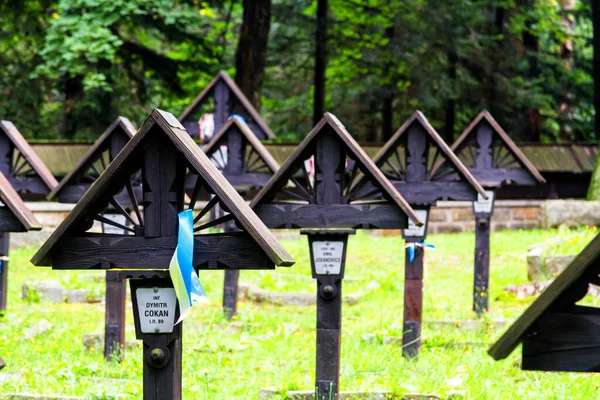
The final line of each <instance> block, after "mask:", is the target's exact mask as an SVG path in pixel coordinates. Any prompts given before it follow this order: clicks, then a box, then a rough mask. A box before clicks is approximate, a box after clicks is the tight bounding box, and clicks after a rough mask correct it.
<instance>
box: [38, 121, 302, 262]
mask: <svg viewBox="0 0 600 400" xmlns="http://www.w3.org/2000/svg"><path fill="white" fill-rule="evenodd" d="M155 128H156V129H155ZM159 134H160V135H164V137H163V136H160V137H161V138H163V139H164V140H166V141H167V142H170V143H172V144H173V146H174V147H175V149H176V150H177V151H178V152H180V153H181V155H183V158H184V159H185V161H186V162H187V163H188V165H189V166H190V168H192V169H193V171H194V173H196V174H197V176H198V179H202V181H203V182H204V183H205V184H206V185H207V186H208V187H209V188H210V190H211V191H212V192H213V193H214V195H215V198H216V199H217V201H219V202H220V203H221V204H222V205H223V206H224V207H225V208H226V209H227V210H228V211H229V212H230V213H231V217H232V218H233V219H234V220H235V221H236V222H237V223H238V224H239V226H240V227H241V228H242V229H243V230H245V231H246V232H247V233H248V234H249V235H250V237H251V238H252V240H253V241H254V242H255V243H256V244H257V245H259V246H260V248H262V250H263V251H264V253H265V254H266V255H267V256H268V257H269V259H270V260H271V261H272V262H273V263H274V264H275V265H279V266H289V265H291V264H293V262H294V261H293V259H292V257H291V256H290V255H289V254H288V252H287V251H286V250H285V249H284V248H283V247H281V245H280V244H279V243H278V242H277V240H276V239H275V237H274V236H273V234H272V233H271V232H270V231H269V229H267V227H266V226H265V225H264V224H263V223H262V221H261V220H260V219H259V218H258V217H257V216H256V214H255V213H254V212H252V210H251V209H250V208H249V207H248V205H247V204H246V202H245V201H244V200H243V199H242V198H241V197H240V195H239V194H238V193H237V192H236V191H235V189H234V188H233V187H232V186H231V185H230V184H229V183H228V182H227V180H226V179H225V178H224V177H223V175H222V174H221V173H220V172H219V171H218V170H217V169H216V168H215V166H214V165H213V164H212V162H211V161H210V160H209V159H208V158H207V157H206V155H205V154H204V153H203V152H202V150H200V148H199V147H198V145H197V144H196V143H195V142H194V140H193V139H192V138H191V137H190V136H189V134H188V133H187V132H186V131H185V129H184V128H183V126H182V125H181V123H179V121H178V120H177V119H176V118H175V117H174V116H173V115H172V114H170V113H168V112H165V111H161V110H157V109H155V110H154V111H152V113H151V114H150V116H149V117H148V119H146V121H145V122H144V124H143V125H142V127H141V128H140V129H139V131H138V132H137V133H136V134H135V135H134V137H133V138H132V139H131V140H130V141H129V142H128V143H127V145H126V146H125V147H124V148H123V150H121V152H120V153H119V154H118V155H117V157H116V158H115V159H114V160H113V162H111V163H110V164H109V165H108V167H107V168H106V170H104V172H103V173H102V174H101V175H100V177H99V178H98V179H97V180H96V182H95V183H94V184H93V185H92V186H91V187H90V189H89V190H88V191H87V192H86V193H85V195H84V196H83V197H82V198H81V200H80V201H79V202H78V203H77V204H76V205H75V207H74V208H73V210H72V211H71V213H70V214H69V215H68V216H67V218H66V219H65V220H64V221H63V222H62V223H61V224H60V225H59V226H58V227H57V229H56V230H55V231H54V232H53V233H52V235H51V236H50V238H49V239H48V240H47V241H46V242H45V243H44V244H43V245H42V247H41V248H40V249H39V250H38V252H37V253H36V254H35V255H34V256H33V258H32V259H31V262H32V263H33V264H34V265H38V266H43V265H51V264H52V259H51V257H52V256H51V252H52V250H53V248H54V246H55V245H56V244H57V242H58V241H59V239H61V238H62V237H63V236H65V237H68V236H69V232H70V231H71V230H72V229H77V228H78V224H80V223H82V222H83V220H84V219H85V218H89V217H90V216H89V215H88V214H90V213H92V214H93V213H94V210H93V208H94V207H97V206H98V204H96V203H97V202H98V201H100V200H101V199H103V198H104V197H107V196H110V195H113V194H112V193H109V192H111V190H112V191H114V190H115V188H116V187H119V191H120V186H121V185H123V184H126V183H122V182H116V181H115V180H114V179H116V178H119V176H122V175H123V174H124V173H125V174H128V173H129V172H131V171H132V166H133V165H134V162H139V160H135V157H130V156H132V155H133V156H135V155H136V154H137V155H139V154H140V153H139V152H144V150H145V149H144V143H145V142H144V139H145V138H146V137H147V136H148V135H159ZM156 137H157V138H158V137H159V136H156ZM134 151H136V153H135V154H133V152H134ZM183 178H185V177H183ZM117 192H118V191H117ZM232 218H230V219H232ZM200 236H203V235H200ZM206 236H210V235H206ZM173 250H174V247H173Z"/></svg>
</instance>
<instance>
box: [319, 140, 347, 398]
mask: <svg viewBox="0 0 600 400" xmlns="http://www.w3.org/2000/svg"><path fill="white" fill-rule="evenodd" d="M345 163H346V154H344V152H343V149H341V148H340V146H339V144H338V142H337V141H336V138H335V136H334V135H332V134H330V135H323V136H322V137H320V138H318V139H317V150H316V155H315V170H316V171H319V172H318V173H317V174H316V176H315V197H316V198H315V200H316V202H317V204H319V205H329V204H340V203H341V202H342V194H341V192H340V187H339V186H338V185H337V181H338V180H339V176H340V174H344V173H345V168H346V165H345ZM336 178H337V179H336ZM314 239H315V237H314V236H312V235H311V236H309V244H311V246H310V252H311V261H312V264H313V270H314V264H315V257H316V255H315V254H313V246H312V243H311V242H312V241H313V240H314ZM340 239H341V240H345V241H347V240H348V234H347V233H346V234H345V235H342V237H340V238H339V239H336V240H338V241H339V240H340ZM345 249H346V246H345V245H344V252H343V255H342V265H341V272H340V274H339V275H337V276H335V275H334V276H322V275H316V274H314V275H315V276H314V277H315V278H317V355H316V356H317V360H316V361H317V366H316V382H315V385H316V387H317V395H318V397H317V398H318V399H319V400H321V399H331V398H333V399H337V398H338V393H339V382H340V343H341V325H342V320H341V318H342V279H343V277H344V276H343V271H344V264H345V262H344V261H345Z"/></svg>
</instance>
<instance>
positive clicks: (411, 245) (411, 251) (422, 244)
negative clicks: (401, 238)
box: [404, 242, 435, 262]
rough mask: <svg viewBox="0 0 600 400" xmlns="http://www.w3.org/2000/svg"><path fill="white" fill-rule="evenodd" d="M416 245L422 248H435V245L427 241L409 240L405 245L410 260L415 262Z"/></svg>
mask: <svg viewBox="0 0 600 400" xmlns="http://www.w3.org/2000/svg"><path fill="white" fill-rule="evenodd" d="M415 247H419V248H421V249H425V248H429V249H435V246H434V245H432V244H430V243H425V242H408V243H406V244H405V245H404V248H405V249H406V250H407V251H408V261H410V262H413V261H414V259H415Z"/></svg>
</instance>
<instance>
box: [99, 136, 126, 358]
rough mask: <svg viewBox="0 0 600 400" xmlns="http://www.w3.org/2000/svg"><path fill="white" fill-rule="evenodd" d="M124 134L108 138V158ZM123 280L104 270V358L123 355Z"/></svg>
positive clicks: (122, 142)
mask: <svg viewBox="0 0 600 400" xmlns="http://www.w3.org/2000/svg"><path fill="white" fill-rule="evenodd" d="M127 140H128V137H127V136H125V135H113V136H112V137H111V140H110V146H109V152H110V160H114V158H115V157H116V156H117V154H119V152H120V151H121V149H122V148H123V147H125V145H126V144H127ZM126 293H127V290H126V282H125V280H122V279H119V275H118V273H117V272H115V271H106V294H105V307H106V308H105V311H104V358H105V359H106V361H111V360H112V357H113V356H117V357H118V360H119V361H120V360H122V359H123V357H124V356H125V303H126V301H127V294H126Z"/></svg>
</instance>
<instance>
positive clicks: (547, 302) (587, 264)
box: [488, 235, 600, 372]
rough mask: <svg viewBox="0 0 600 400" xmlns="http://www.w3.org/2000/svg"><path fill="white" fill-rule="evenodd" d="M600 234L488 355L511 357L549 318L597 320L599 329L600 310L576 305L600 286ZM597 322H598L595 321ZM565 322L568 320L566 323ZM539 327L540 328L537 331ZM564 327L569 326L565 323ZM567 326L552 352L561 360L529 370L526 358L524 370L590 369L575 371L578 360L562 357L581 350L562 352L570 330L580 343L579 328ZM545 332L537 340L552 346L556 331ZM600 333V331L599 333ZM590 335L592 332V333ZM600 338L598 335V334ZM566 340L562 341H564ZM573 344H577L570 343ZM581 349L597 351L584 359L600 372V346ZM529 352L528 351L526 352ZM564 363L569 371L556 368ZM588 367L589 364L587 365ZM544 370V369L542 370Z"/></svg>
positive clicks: (560, 334)
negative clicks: (590, 288)
mask: <svg viewBox="0 0 600 400" xmlns="http://www.w3.org/2000/svg"><path fill="white" fill-rule="evenodd" d="M599 262H600V235H598V236H596V237H595V238H594V239H593V240H592V241H591V242H590V243H589V244H588V245H587V246H586V247H585V248H584V249H583V250H582V251H581V252H580V253H579V254H578V255H577V256H576V257H575V259H574V260H573V261H572V262H571V263H570V264H569V266H568V267H567V268H566V269H565V270H564V271H563V272H562V273H561V274H560V275H558V276H557V277H556V279H555V280H554V281H553V282H552V283H551V284H550V286H549V287H547V288H546V289H545V290H544V291H543V292H542V293H541V294H540V296H539V297H538V298H537V299H535V300H534V301H533V303H532V304H531V305H530V306H529V307H528V308H527V309H526V310H525V312H524V313H523V314H522V315H521V316H520V317H519V318H517V320H516V321H515V322H514V323H513V324H512V325H511V326H510V327H509V328H508V329H507V330H506V332H504V334H503V335H502V336H501V337H500V338H499V339H498V340H497V341H496V342H495V343H494V344H493V345H492V346H491V347H490V349H489V350H488V353H489V354H490V355H491V356H492V357H493V358H494V359H496V360H501V359H504V358H506V357H508V356H509V355H510V353H512V352H513V350H514V349H515V348H516V347H517V346H518V345H519V343H521V342H523V341H526V340H531V339H537V336H540V335H536V330H539V324H540V322H541V323H542V324H545V325H546V326H548V322H547V321H548V319H549V318H555V319H563V320H564V319H566V318H575V319H577V318H580V319H582V320H584V321H585V320H586V319H590V320H591V318H594V320H593V321H590V322H592V324H594V326H597V324H598V322H599V321H600V309H598V308H593V307H585V306H579V305H576V303H577V302H578V301H579V300H581V299H582V298H583V297H584V296H585V295H586V294H587V293H588V286H589V284H590V283H591V284H594V285H599V284H600V278H599V277H598V275H599V274H600V264H599ZM594 321H595V322H594ZM563 322H564V321H563ZM536 325H538V328H537V329H536ZM561 325H565V324H564V323H563V324H561ZM566 325H567V326H565V330H564V331H562V332H558V335H559V336H558V337H557V338H553V339H554V342H553V343H552V344H553V345H554V346H555V348H554V349H552V351H549V353H550V354H555V355H556V357H557V359H558V361H557V362H554V363H552V362H551V363H549V365H548V366H547V367H545V366H544V365H539V364H536V365H535V366H534V367H532V368H529V367H528V365H527V361H526V360H525V357H524V365H523V369H542V370H551V371H557V370H560V371H588V372H590V370H588V369H587V368H584V369H577V365H576V364H575V368H571V367H572V366H573V364H571V362H572V361H574V357H573V356H572V354H571V355H568V354H561V351H566V352H568V351H573V350H575V351H577V350H578V349H577V348H576V347H575V346H573V347H569V346H564V347H563V348H562V349H561V346H560V341H561V340H564V339H565V338H567V337H569V334H568V333H567V331H569V330H570V331H571V332H572V334H571V335H570V337H571V338H572V340H575V341H577V337H576V336H575V333H576V328H575V327H573V326H572V327H569V326H568V325H569V324H568V323H567V324H566ZM543 331H544V332H539V333H540V334H541V335H543V336H544V337H543V338H539V339H537V340H541V341H542V342H545V340H547V344H548V345H550V343H551V340H548V338H549V337H551V335H552V332H551V331H550V330H549V329H543ZM596 332H597V330H596ZM588 334H589V332H588ZM596 336H597V335H596ZM561 338H562V339H561ZM570 344H571V345H573V343H570ZM579 344H580V347H581V348H580V350H583V351H584V352H585V351H586V350H585V346H586V345H588V349H587V351H588V352H590V355H591V354H592V353H591V352H592V351H593V354H594V355H595V360H594V357H591V358H590V357H586V356H583V357H582V358H583V359H586V360H588V361H591V362H593V364H592V367H593V368H594V371H595V372H600V357H599V354H598V346H599V345H600V344H599V343H594V344H593V345H595V346H596V347H595V348H596V349H595V350H593V349H592V347H591V346H592V344H591V343H587V344H586V343H579ZM524 350H525V349H524ZM562 362H566V363H567V365H570V367H568V368H567V369H560V368H556V366H557V365H560V364H561V363H562ZM583 364H585V362H584V363H583ZM540 367H541V368H540Z"/></svg>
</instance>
